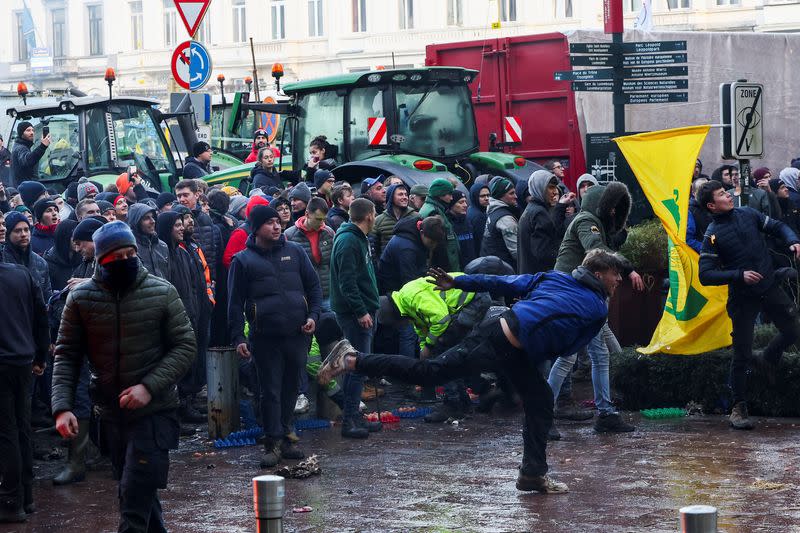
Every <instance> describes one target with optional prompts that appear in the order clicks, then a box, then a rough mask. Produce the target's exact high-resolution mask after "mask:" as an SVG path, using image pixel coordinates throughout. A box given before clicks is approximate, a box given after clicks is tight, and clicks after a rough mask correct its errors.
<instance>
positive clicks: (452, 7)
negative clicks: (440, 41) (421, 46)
mask: <svg viewBox="0 0 800 533" xmlns="http://www.w3.org/2000/svg"><path fill="white" fill-rule="evenodd" d="M463 23H464V6H463V5H462V0H447V25H448V26H461V25H462V24H463Z"/></svg>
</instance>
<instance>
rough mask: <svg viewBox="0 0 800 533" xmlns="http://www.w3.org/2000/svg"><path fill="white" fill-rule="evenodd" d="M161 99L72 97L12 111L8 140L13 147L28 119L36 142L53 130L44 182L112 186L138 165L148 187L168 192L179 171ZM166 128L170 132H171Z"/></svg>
mask: <svg viewBox="0 0 800 533" xmlns="http://www.w3.org/2000/svg"><path fill="white" fill-rule="evenodd" d="M157 105H158V101H157V100H153V99H150V98H134V97H119V98H113V99H110V100H109V99H108V98H103V97H97V96H86V97H70V98H64V99H62V100H60V101H53V102H50V103H45V104H40V105H29V106H17V107H10V108H9V109H8V110H7V111H6V114H7V115H8V116H9V117H11V118H12V119H13V125H12V128H11V133H12V135H10V136H9V138H10V140H12V142H9V145H11V144H13V140H14V139H15V138H16V125H17V123H18V122H20V121H23V120H25V121H28V122H31V123H32V124H33V127H34V129H35V134H34V139H35V141H34V142H35V143H37V142H38V141H39V140H40V139H41V138H42V131H43V128H45V127H47V128H49V131H50V139H51V142H50V146H49V147H48V148H47V151H46V152H45V154H44V156H43V157H42V158H41V160H40V161H39V177H40V181H42V182H43V183H45V184H46V185H47V186H52V187H54V188H56V189H64V188H66V186H67V185H68V184H69V183H70V182H72V181H76V180H78V179H79V178H80V177H81V176H87V177H89V178H90V179H92V180H93V181H97V182H99V183H102V184H104V185H105V184H107V183H112V182H114V181H115V180H116V179H117V176H118V175H119V174H121V173H123V172H125V171H126V170H127V169H128V167H130V166H136V167H137V170H138V171H139V174H140V175H141V176H142V177H143V182H144V184H145V186H146V188H149V189H151V190H153V191H162V190H169V188H170V187H171V186H172V185H173V184H174V183H175V182H176V181H177V179H178V177H179V171H178V168H177V166H176V164H175V159H174V157H173V154H172V151H171V149H170V144H169V142H168V140H167V136H166V135H165V130H164V129H162V121H164V119H165V118H167V115H162V114H161V113H160V112H159V111H158V109H157V107H156V106H157ZM164 127H165V128H166V132H167V134H168V133H169V128H168V127H167V126H164Z"/></svg>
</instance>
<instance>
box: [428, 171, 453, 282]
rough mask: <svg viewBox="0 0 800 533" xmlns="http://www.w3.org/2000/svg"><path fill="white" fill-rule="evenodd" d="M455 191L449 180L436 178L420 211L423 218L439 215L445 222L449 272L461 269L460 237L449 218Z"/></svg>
mask: <svg viewBox="0 0 800 533" xmlns="http://www.w3.org/2000/svg"><path fill="white" fill-rule="evenodd" d="M454 190H455V187H453V184H452V183H450V182H449V181H448V180H446V179H444V178H436V179H435V180H433V181H432V182H431V184H430V186H429V187H428V197H427V198H425V203H424V204H423V205H422V209H420V210H419V215H420V217H421V218H427V217H429V216H433V215H439V216H440V217H442V220H443V221H444V226H445V229H446V230H447V245H446V247H447V262H448V263H449V265H450V268H449V269H448V270H460V269H461V251H460V247H459V245H458V236H457V235H456V232H455V230H454V229H453V224H452V223H451V222H450V219H448V218H447V208H448V206H449V205H450V202H451V201H452V200H453V191H454Z"/></svg>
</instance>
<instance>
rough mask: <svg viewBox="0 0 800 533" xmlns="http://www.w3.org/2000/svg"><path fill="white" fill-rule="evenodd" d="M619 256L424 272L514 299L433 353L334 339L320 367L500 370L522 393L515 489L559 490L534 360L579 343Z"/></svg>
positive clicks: (408, 375)
mask: <svg viewBox="0 0 800 533" xmlns="http://www.w3.org/2000/svg"><path fill="white" fill-rule="evenodd" d="M624 268H625V260H624V259H623V258H622V257H621V256H619V255H617V254H612V253H609V252H606V251H604V250H600V249H597V250H592V251H590V252H589V253H588V254H587V255H586V258H585V259H584V261H583V264H582V265H581V266H579V267H578V268H576V269H575V270H574V271H573V272H572V274H567V273H564V272H557V271H551V272H542V273H538V274H533V275H531V274H523V275H520V276H488V275H473V276H458V277H456V278H453V277H451V276H450V275H448V274H447V273H446V272H445V271H443V270H441V269H438V268H434V269H431V270H430V271H429V275H430V276H432V277H433V280H432V281H431V283H435V284H436V286H437V288H438V289H439V290H444V291H446V290H450V289H454V288H455V289H461V290H464V291H469V292H491V293H493V294H498V295H502V296H505V297H512V298H520V300H519V301H517V302H516V303H515V304H514V305H513V306H512V307H511V309H506V310H505V311H503V312H502V313H499V314H498V313H493V312H492V310H490V311H489V312H488V313H487V315H486V317H485V318H484V319H483V321H482V322H481V323H480V324H478V325H477V326H476V327H475V328H473V330H472V331H471V332H470V333H469V334H468V335H467V336H466V337H465V338H464V340H463V341H461V342H460V343H459V344H458V345H456V346H454V347H453V348H451V349H449V350H447V351H445V352H444V353H442V354H441V355H440V356H438V357H436V358H434V359H424V360H417V359H411V358H409V357H404V356H399V355H376V354H365V353H361V352H358V351H357V350H355V349H354V348H353V347H352V346H351V345H350V343H348V342H347V341H340V342H339V343H338V344H337V345H336V346H335V347H334V349H333V350H332V351H331V353H330V355H329V356H328V357H327V358H326V359H325V362H324V363H323V365H322V368H321V369H320V372H319V375H318V379H319V380H320V382H325V383H327V382H328V380H330V379H331V378H332V377H333V376H336V375H338V374H341V373H343V372H358V373H359V374H366V375H370V376H389V377H394V378H397V379H401V380H404V381H407V382H410V383H416V384H419V385H433V384H436V383H445V382H447V381H451V380H453V379H456V378H459V377H467V376H470V375H473V374H476V373H480V372H481V371H484V370H494V371H497V372H502V373H505V374H506V375H507V376H508V378H509V379H510V380H511V382H512V383H513V385H514V387H515V388H516V389H517V392H518V393H519V395H520V397H521V398H522V406H523V409H524V410H525V423H524V426H523V430H522V437H523V443H524V451H523V456H522V466H521V467H520V469H519V477H518V478H517V489H518V490H524V491H537V492H542V493H563V492H567V491H568V489H567V486H566V484H564V483H559V482H557V481H554V480H553V479H551V478H550V477H548V476H547V475H546V474H547V458H546V454H545V450H546V447H547V432H548V431H549V429H550V426H551V425H552V423H553V393H552V390H551V389H550V386H549V385H548V384H547V381H546V380H545V379H544V377H543V376H542V373H541V371H540V370H539V368H538V367H539V365H540V364H541V363H544V362H545V361H547V360H553V359H555V358H557V357H558V356H559V355H560V354H564V353H572V352H575V351H576V350H577V349H578V348H580V347H581V346H584V345H586V344H587V343H588V342H589V340H590V339H591V338H593V337H594V336H595V335H597V333H598V332H599V331H600V329H601V328H602V327H603V324H605V321H606V316H607V315H608V307H607V305H606V298H608V297H611V296H612V295H613V294H614V291H615V290H616V288H617V286H618V285H619V283H620V281H621V280H622V276H621V272H623V271H624Z"/></svg>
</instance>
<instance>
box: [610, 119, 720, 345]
mask: <svg viewBox="0 0 800 533" xmlns="http://www.w3.org/2000/svg"><path fill="white" fill-rule="evenodd" d="M709 128H710V126H692V127H688V128H676V129H672V130H663V131H654V132H651V133H641V134H639V135H631V136H628V137H620V138H617V139H614V140H615V141H616V143H617V145H618V146H619V148H620V150H621V151H622V154H623V155H624V156H625V159H626V160H627V162H628V164H629V165H630V167H631V169H632V170H633V173H634V174H635V175H636V179H637V180H638V181H639V185H641V187H642V190H643V191H644V194H645V196H646V197H647V200H648V201H649V202H650V205H651V206H652V208H653V212H655V214H656V216H657V217H658V218H659V220H661V223H662V224H663V225H664V229H665V230H666V231H667V235H668V237H669V294H668V296H667V303H666V305H665V306H664V314H663V316H662V317H661V322H659V323H658V327H656V331H655V332H654V333H653V338H652V339H651V340H650V345H649V346H647V347H645V348H640V349H639V351H640V352H642V353H645V354H651V353H658V352H662V353H674V354H684V355H691V354H698V353H703V352H707V351H709V350H715V349H717V348H722V347H724V346H728V345H730V343H731V321H730V318H729V317H728V313H727V311H726V309H725V304H726V303H727V300H728V288H727V287H716V286H715V287H706V286H704V285H701V284H700V280H699V277H698V272H699V268H698V259H699V256H698V255H697V252H695V251H694V250H693V249H692V248H691V247H690V246H689V245H688V244H686V224H687V217H688V211H689V195H690V188H691V180H692V173H693V171H694V165H695V160H696V159H697V155H698V154H699V153H700V148H701V147H702V146H703V142H704V141H705V138H706V135H708V130H709Z"/></svg>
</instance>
